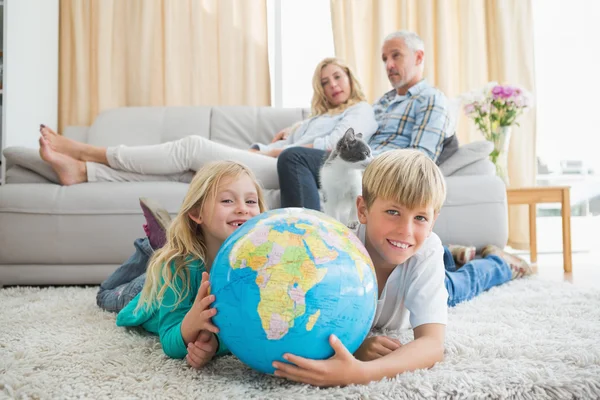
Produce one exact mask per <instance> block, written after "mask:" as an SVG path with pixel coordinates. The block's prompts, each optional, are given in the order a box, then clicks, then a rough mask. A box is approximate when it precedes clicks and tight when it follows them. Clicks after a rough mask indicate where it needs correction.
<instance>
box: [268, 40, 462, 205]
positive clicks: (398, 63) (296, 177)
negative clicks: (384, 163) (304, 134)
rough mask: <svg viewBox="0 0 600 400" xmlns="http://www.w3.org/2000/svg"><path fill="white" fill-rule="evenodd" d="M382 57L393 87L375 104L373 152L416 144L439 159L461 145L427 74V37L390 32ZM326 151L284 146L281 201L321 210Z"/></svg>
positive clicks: (446, 107)
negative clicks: (320, 176)
mask: <svg viewBox="0 0 600 400" xmlns="http://www.w3.org/2000/svg"><path fill="white" fill-rule="evenodd" d="M381 57H382V60H383V62H384V64H385V68H386V72H387V76H388V79H389V81H390V83H391V84H392V86H393V88H394V89H392V90H391V91H389V92H387V93H386V94H384V95H383V96H382V97H381V98H380V99H379V100H378V101H377V103H375V105H374V106H373V111H374V113H375V119H376V121H377V123H378V125H379V127H378V129H377V131H376V132H375V134H374V135H373V136H372V137H371V138H370V140H369V145H370V146H371V148H372V149H373V154H374V155H377V154H379V153H381V152H384V151H386V150H392V149H397V148H415V149H417V150H420V151H422V152H423V153H425V154H426V155H427V156H429V157H430V158H431V159H432V160H433V161H435V162H436V163H437V164H438V165H439V164H441V162H443V161H444V160H446V159H447V158H448V157H450V156H451V155H452V154H453V153H454V152H456V150H457V148H458V142H457V140H456V136H455V135H454V132H451V131H450V129H451V128H452V127H451V125H452V124H451V123H450V118H449V105H448V99H447V98H446V96H445V95H444V94H443V93H442V92H441V91H439V90H438V89H436V88H434V87H432V86H431V85H429V84H428V83H427V82H426V81H425V80H423V64H424V60H425V50H424V43H423V40H422V39H421V38H420V37H419V36H418V35H417V34H416V33H413V32H407V31H398V32H394V33H392V34H390V35H388V36H387V37H386V38H385V40H384V42H383V47H382V49H381ZM325 154H326V153H325V151H324V150H319V149H310V148H305V147H295V148H289V149H286V150H284V151H283V152H282V153H281V154H280V156H279V158H278V160H277V172H278V175H279V186H280V189H281V206H282V207H306V208H311V209H315V210H320V209H321V205H320V200H319V192H318V188H319V171H320V169H321V166H322V165H323V162H324V160H325Z"/></svg>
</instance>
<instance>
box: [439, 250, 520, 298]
mask: <svg viewBox="0 0 600 400" xmlns="http://www.w3.org/2000/svg"><path fill="white" fill-rule="evenodd" d="M444 266H445V267H446V290H447V291H448V306H449V307H454V306H455V305H457V304H458V303H461V302H463V301H467V300H470V299H472V298H473V297H475V296H477V295H478V294H480V293H481V292H484V291H486V290H488V289H490V288H492V287H494V286H498V285H502V284H503V283H506V282H508V281H510V279H511V276H512V271H511V270H510V267H509V266H508V264H507V263H506V261H504V260H503V259H501V258H500V257H498V256H495V255H489V256H487V257H485V258H479V259H476V260H473V261H470V262H468V263H466V264H465V265H463V266H462V267H460V268H459V269H458V270H457V269H456V264H455V263H454V258H453V257H452V253H450V250H448V248H447V247H445V246H444Z"/></svg>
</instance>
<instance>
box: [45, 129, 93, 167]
mask: <svg viewBox="0 0 600 400" xmlns="http://www.w3.org/2000/svg"><path fill="white" fill-rule="evenodd" d="M40 133H41V134H42V137H43V138H44V139H46V141H47V142H48V145H49V146H50V148H51V149H52V150H54V151H56V152H59V153H62V154H65V155H67V156H69V157H71V158H74V159H76V160H81V161H84V160H83V158H82V156H83V151H84V149H85V143H80V142H77V141H75V140H72V139H69V138H66V137H64V136H62V135H59V134H58V133H56V132H54V131H53V130H52V129H50V128H48V127H47V126H46V125H40Z"/></svg>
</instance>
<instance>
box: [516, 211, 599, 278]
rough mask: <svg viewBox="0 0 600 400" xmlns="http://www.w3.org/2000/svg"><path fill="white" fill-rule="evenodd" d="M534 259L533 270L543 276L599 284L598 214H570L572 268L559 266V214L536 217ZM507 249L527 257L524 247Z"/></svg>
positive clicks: (560, 260) (560, 232) (560, 240)
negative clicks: (583, 215)
mask: <svg viewBox="0 0 600 400" xmlns="http://www.w3.org/2000/svg"><path fill="white" fill-rule="evenodd" d="M537 226H538V261H537V265H534V270H535V271H536V272H537V274H538V275H539V276H540V277H541V278H543V279H548V280H553V281H568V282H572V283H573V284H575V285H578V286H586V287H598V288H600V246H599V245H600V217H572V218H571V238H572V246H573V255H572V257H573V271H572V272H570V273H565V272H564V270H563V254H562V236H561V234H562V231H561V221H560V217H538V218H537ZM507 250H508V251H510V252H512V253H514V254H516V255H518V256H520V257H523V258H524V259H526V260H527V261H529V253H528V251H516V250H510V249H507Z"/></svg>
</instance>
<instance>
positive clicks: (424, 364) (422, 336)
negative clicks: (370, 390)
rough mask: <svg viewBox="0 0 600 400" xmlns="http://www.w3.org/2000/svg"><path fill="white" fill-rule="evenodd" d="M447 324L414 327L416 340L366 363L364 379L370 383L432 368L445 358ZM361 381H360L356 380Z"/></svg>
mask: <svg viewBox="0 0 600 400" xmlns="http://www.w3.org/2000/svg"><path fill="white" fill-rule="evenodd" d="M445 332H446V326H445V325H442V324H424V325H421V326H418V327H416V328H415V329H414V333H415V340H413V341H412V342H410V343H407V344H405V345H403V346H400V347H399V348H398V349H396V350H394V351H393V352H391V353H390V354H388V355H386V356H384V357H381V358H378V359H377V360H373V361H368V362H366V363H365V364H364V371H365V376H364V378H365V379H364V381H363V382H360V383H368V382H371V381H378V380H381V379H383V378H385V377H388V378H391V377H394V376H396V375H398V374H401V373H403V372H407V371H414V370H416V369H422V368H430V367H432V366H433V365H434V364H435V363H437V362H439V361H442V360H443V359H444V336H445ZM356 383H359V382H356Z"/></svg>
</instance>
